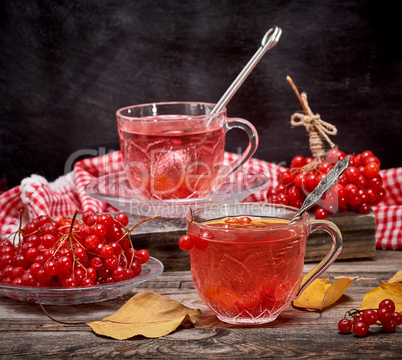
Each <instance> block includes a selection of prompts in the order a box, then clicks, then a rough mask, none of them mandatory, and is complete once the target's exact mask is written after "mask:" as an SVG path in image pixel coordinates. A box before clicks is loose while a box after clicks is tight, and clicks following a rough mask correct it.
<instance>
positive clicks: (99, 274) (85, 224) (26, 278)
mask: <svg viewBox="0 0 402 360" xmlns="http://www.w3.org/2000/svg"><path fill="white" fill-rule="evenodd" d="M21 214H22V213H21ZM76 215H77V212H76V213H75V214H74V216H73V217H72V218H68V217H64V216H61V217H58V218H56V219H53V220H52V219H51V218H50V217H49V216H47V215H41V216H39V217H37V218H36V219H34V220H32V221H30V222H29V223H27V224H26V226H25V227H24V228H21V225H20V229H19V230H18V231H16V232H15V233H14V234H12V235H11V236H10V237H9V238H8V239H7V240H3V241H1V242H0V283H3V284H4V283H5V284H8V285H15V286H38V287H64V288H75V287H79V286H93V285H101V284H107V283H114V282H119V281H123V280H127V279H131V278H134V277H136V276H138V275H139V274H140V273H141V270H142V268H141V265H142V264H145V263H146V262H147V261H148V260H149V253H148V251H147V250H145V249H142V250H138V251H137V250H136V249H135V248H134V247H133V244H132V241H131V238H130V233H131V231H132V229H133V228H134V227H135V226H137V225H138V224H137V225H134V226H133V227H132V228H127V225H128V222H129V218H128V216H127V215H126V214H124V213H118V214H116V215H114V217H113V216H112V215H110V214H101V213H95V212H93V211H85V212H84V213H83V214H82V220H79V219H77V218H76Z"/></svg>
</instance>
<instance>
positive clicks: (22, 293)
mask: <svg viewBox="0 0 402 360" xmlns="http://www.w3.org/2000/svg"><path fill="white" fill-rule="evenodd" d="M163 269H164V267H163V264H162V263H161V262H160V261H159V260H158V259H155V258H153V257H150V258H149V260H148V262H147V263H145V264H144V265H142V272H141V274H140V275H138V276H137V277H135V278H133V279H130V280H126V281H120V282H117V283H112V284H105V285H99V286H88V287H77V288H71V289H65V288H38V287H33V286H11V285H4V284H0V294H1V295H4V296H7V297H9V298H12V299H15V300H19V301H28V302H33V303H41V304H42V305H79V304H89V303H95V302H99V301H105V300H111V299H115V298H117V297H120V296H123V295H125V294H127V293H128V292H130V291H131V290H133V288H134V287H135V286H136V285H138V284H140V283H142V282H145V281H148V280H151V279H153V278H155V277H157V276H159V275H160V274H162V273H163Z"/></svg>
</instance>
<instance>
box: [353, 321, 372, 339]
mask: <svg viewBox="0 0 402 360" xmlns="http://www.w3.org/2000/svg"><path fill="white" fill-rule="evenodd" d="M368 329H369V326H368V325H367V324H366V323H364V322H363V321H357V322H355V323H354V324H353V332H354V333H355V334H356V335H357V336H359V337H362V336H365V335H366V334H367V332H368Z"/></svg>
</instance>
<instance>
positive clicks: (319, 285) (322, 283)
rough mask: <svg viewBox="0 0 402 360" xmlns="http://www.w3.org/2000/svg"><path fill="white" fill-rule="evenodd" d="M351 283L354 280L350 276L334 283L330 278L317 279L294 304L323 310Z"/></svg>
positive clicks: (307, 308) (312, 309)
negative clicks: (330, 281)
mask: <svg viewBox="0 0 402 360" xmlns="http://www.w3.org/2000/svg"><path fill="white" fill-rule="evenodd" d="M350 285H352V280H351V279H348V278H341V279H337V280H335V281H334V282H333V283H332V284H330V283H329V281H328V279H316V280H314V281H313V282H312V283H311V284H310V285H309V286H307V288H306V289H305V290H304V291H303V292H302V294H301V295H300V297H299V298H298V299H296V300H294V301H293V305H294V306H296V307H302V308H305V309H306V310H309V311H314V310H322V309H324V308H326V307H328V306H330V305H332V304H333V303H334V302H335V301H337V300H338V299H339V298H340V297H341V296H342V295H343V293H344V292H345V291H346V289H347V288H348V287H349V286H350Z"/></svg>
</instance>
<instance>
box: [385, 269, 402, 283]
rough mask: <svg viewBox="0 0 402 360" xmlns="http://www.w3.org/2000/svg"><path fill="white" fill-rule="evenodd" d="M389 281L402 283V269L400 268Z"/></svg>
mask: <svg viewBox="0 0 402 360" xmlns="http://www.w3.org/2000/svg"><path fill="white" fill-rule="evenodd" d="M388 282H389V283H402V270H399V271H398V272H397V273H396V274H395V275H394V276H393V277H392V278H391V279H389V280H388Z"/></svg>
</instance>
